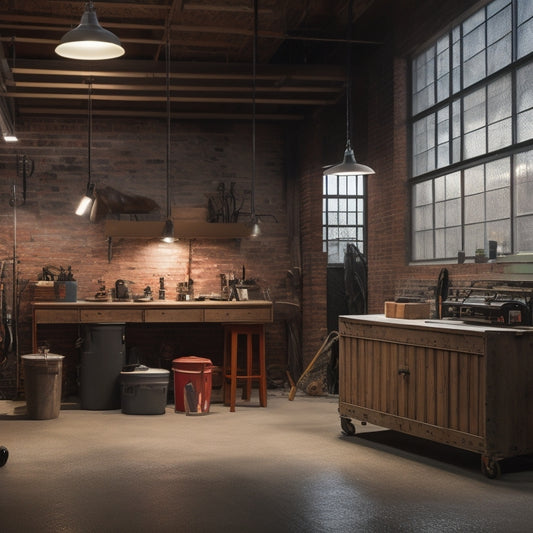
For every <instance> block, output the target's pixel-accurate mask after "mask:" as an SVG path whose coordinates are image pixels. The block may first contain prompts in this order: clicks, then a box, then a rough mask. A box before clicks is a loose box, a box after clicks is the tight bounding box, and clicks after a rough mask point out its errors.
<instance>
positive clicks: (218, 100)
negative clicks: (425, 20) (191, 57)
mask: <svg viewBox="0 0 533 533" xmlns="http://www.w3.org/2000/svg"><path fill="white" fill-rule="evenodd" d="M5 96H8V97H17V98H42V99H45V100H86V99H87V95H86V94H81V93H77V94H74V93H31V92H30V93H25V92H20V91H9V90H8V91H7V92H6V93H5ZM91 100H95V101H96V100H100V101H110V102H112V101H115V102H124V101H126V102H164V101H166V96H147V95H143V96H138V95H126V94H122V95H113V94H105V95H104V94H93V95H91ZM170 100H171V102H177V103H204V104H205V103H208V104H249V103H251V101H252V100H251V97H249V98H229V97H215V96H212V97H203V96H171V97H170ZM255 101H256V103H257V104H263V105H272V104H275V105H303V106H330V105H334V104H335V103H336V101H335V100H325V99H316V100H312V99H309V98H306V99H303V98H294V99H289V98H260V97H259V98H256V99H255Z"/></svg>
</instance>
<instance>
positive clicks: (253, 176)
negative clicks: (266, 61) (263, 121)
mask: <svg viewBox="0 0 533 533" xmlns="http://www.w3.org/2000/svg"><path fill="white" fill-rule="evenodd" d="M252 50H253V60H252V198H251V201H250V208H251V209H250V210H251V213H252V221H253V222H255V221H256V220H255V96H256V95H255V93H256V63H257V0H254V35H253V43H252Z"/></svg>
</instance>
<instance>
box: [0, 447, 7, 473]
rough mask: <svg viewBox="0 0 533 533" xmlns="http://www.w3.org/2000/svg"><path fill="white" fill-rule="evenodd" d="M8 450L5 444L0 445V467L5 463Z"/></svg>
mask: <svg viewBox="0 0 533 533" xmlns="http://www.w3.org/2000/svg"><path fill="white" fill-rule="evenodd" d="M8 457H9V452H8V451H7V448H6V447H5V446H0V468H1V467H2V466H4V465H5V464H6V463H7V458H8Z"/></svg>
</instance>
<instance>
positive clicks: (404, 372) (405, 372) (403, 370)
mask: <svg viewBox="0 0 533 533" xmlns="http://www.w3.org/2000/svg"><path fill="white" fill-rule="evenodd" d="M410 374H411V372H409V369H408V368H400V369H399V370H398V375H399V376H403V377H405V376H409V375H410Z"/></svg>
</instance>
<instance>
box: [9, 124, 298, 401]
mask: <svg viewBox="0 0 533 533" xmlns="http://www.w3.org/2000/svg"><path fill="white" fill-rule="evenodd" d="M86 128H87V122H86V120H83V119H76V120H73V119H55V120H50V119H43V118H35V119H32V120H26V121H24V120H19V121H18V122H17V133H18V134H19V137H20V138H21V141H20V142H19V143H18V145H17V146H16V147H13V145H7V144H5V143H2V144H1V145H0V172H1V181H0V202H2V205H3V207H2V209H1V210H0V257H1V258H4V259H6V260H7V261H11V259H12V256H13V222H14V211H13V210H12V209H11V208H10V206H9V198H10V194H11V187H12V184H13V183H15V185H16V189H17V196H18V200H19V202H20V200H21V197H22V180H21V178H20V177H17V174H16V168H15V160H16V158H15V155H16V153H18V154H25V155H27V156H28V157H29V158H31V159H33V160H34V162H35V171H34V173H33V176H32V177H31V178H29V179H28V180H27V185H28V188H27V201H26V203H25V204H24V205H20V206H19V207H17V209H16V224H17V235H16V238H17V259H18V265H17V269H18V275H19V279H20V280H31V281H35V280H37V276H38V275H39V273H40V272H41V269H42V267H43V266H45V265H54V266H60V265H62V266H64V267H67V266H69V265H71V266H72V269H73V272H74V275H75V278H76V279H77V281H78V297H79V298H84V297H87V296H92V295H94V293H95V292H96V291H97V289H98V280H99V279H104V280H105V281H106V283H107V284H108V287H111V286H112V285H113V284H114V282H115V280H116V279H126V280H131V281H133V282H134V283H135V285H133V290H134V292H135V293H142V290H143V289H144V287H145V286H146V285H150V286H151V287H152V290H153V291H154V294H155V295H156V297H157V289H158V287H159V277H160V276H164V278H165V284H166V289H167V298H168V299H175V298H176V293H175V287H176V285H177V283H178V282H180V281H185V280H186V279H187V268H188V260H189V242H188V241H185V242H182V241H180V242H177V243H174V244H172V245H167V244H164V243H161V242H159V241H158V240H157V239H156V240H127V239H121V240H117V239H115V241H116V242H114V243H113V258H112V261H111V262H108V250H107V242H106V239H105V235H104V225H103V223H98V224H93V223H90V222H89V221H88V219H87V218H80V217H78V216H76V215H75V214H74V210H75V208H76V205H77V203H78V201H79V198H80V197H81V195H82V193H83V192H84V190H85V185H86V181H87V133H86V131H87V130H86ZM250 133H251V126H250V124H247V123H237V122H235V123H234V122H230V123H224V124H223V123H210V124H207V123H203V122H200V123H187V122H174V123H173V124H172V137H171V139H172V150H171V172H170V175H171V204H172V206H173V208H175V207H179V206H186V207H191V206H206V205H207V197H208V195H212V194H216V188H217V185H218V184H219V182H221V181H223V182H225V183H227V184H229V183H230V182H236V184H237V190H238V191H239V193H240V194H241V195H245V199H246V201H245V203H244V206H243V212H248V213H249V210H250V202H249V194H247V193H246V192H248V193H249V190H250V184H251V167H252V160H251V153H252V147H251V144H250V140H251V135H250ZM283 155H284V146H283V130H282V127H281V126H276V125H272V124H261V123H258V124H257V157H256V163H257V167H256V168H257V171H256V211H257V212H258V213H264V214H271V215H274V216H275V217H276V219H277V220H278V223H275V221H274V219H273V218H265V219H264V220H263V223H262V230H263V235H262V237H261V238H259V239H256V240H255V239H242V240H220V241H214V240H194V241H193V242H192V264H191V277H192V279H193V280H194V287H195V293H196V295H198V294H211V293H216V292H218V291H220V278H219V273H221V272H225V273H228V272H233V271H234V272H235V273H236V274H237V275H238V276H240V273H241V272H242V265H245V266H246V275H247V278H255V279H256V280H257V282H258V283H259V285H260V287H261V288H264V289H269V290H270V294H271V296H272V298H273V299H276V300H285V299H287V296H288V295H289V294H290V287H288V285H287V270H288V269H289V268H290V266H291V262H290V255H289V245H288V239H287V213H286V202H285V175H284V165H283ZM165 161H166V127H165V124H164V122H163V121H157V120H134V119H121V120H109V119H103V118H100V117H98V116H97V115H95V117H94V118H93V149H92V178H93V181H94V182H95V183H96V184H97V187H98V186H102V185H109V186H111V187H114V188H116V189H118V190H120V191H122V192H124V193H127V194H136V195H142V196H147V197H149V198H152V199H153V200H155V201H156V202H157V203H158V204H159V205H160V206H162V213H161V214H162V216H164V213H165V206H166V195H165V192H166V165H165ZM245 193H246V194H245ZM244 220H246V217H244ZM11 270H12V263H11V262H10V263H8V268H7V271H8V272H7V273H8V274H9V276H8V278H9V279H8V280H6V281H8V283H7V284H6V285H8V289H9V290H10V285H11V275H10V272H11ZM22 285H23V283H22ZM22 285H21V286H22ZM7 296H8V297H7V301H8V303H9V304H10V303H11V295H7ZM29 300H30V292H29V290H25V291H24V292H23V294H22V302H21V312H20V317H19V318H20V322H19V325H20V328H19V331H20V353H29V352H30V350H31V336H30V326H31V314H30V311H31V309H30V306H29ZM10 307H11V305H10ZM267 349H268V353H269V357H270V358H271V362H272V363H273V364H282V365H284V364H285V361H286V352H287V350H286V342H285V330H284V325H283V324H280V323H275V324H273V325H269V326H268V327H267ZM13 368H14V365H13V364H12V362H10V364H9V365H8V366H6V367H4V368H3V369H0V380H1V381H0V389H1V390H0V397H1V395H3V396H6V393H5V389H8V391H11V390H12V388H13V386H14V379H13ZM7 394H9V392H8V393H7Z"/></svg>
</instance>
